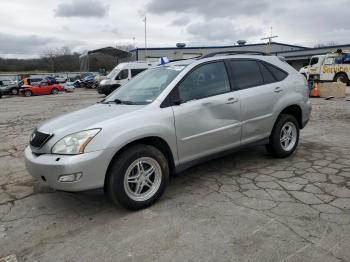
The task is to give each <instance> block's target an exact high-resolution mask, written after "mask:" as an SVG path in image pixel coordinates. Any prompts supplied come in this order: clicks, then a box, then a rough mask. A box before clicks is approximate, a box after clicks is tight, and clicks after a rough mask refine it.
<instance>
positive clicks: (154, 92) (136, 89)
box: [103, 66, 185, 105]
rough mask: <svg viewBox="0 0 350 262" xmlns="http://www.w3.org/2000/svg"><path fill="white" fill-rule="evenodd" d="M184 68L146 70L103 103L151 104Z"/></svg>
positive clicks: (169, 67)
mask: <svg viewBox="0 0 350 262" xmlns="http://www.w3.org/2000/svg"><path fill="white" fill-rule="evenodd" d="M184 68H185V66H161V67H156V68H151V69H148V70H146V71H144V72H142V73H140V74H139V75H138V76H137V77H135V78H133V79H132V80H131V81H130V82H128V83H127V84H125V85H123V86H122V87H120V88H119V89H117V90H116V91H115V92H113V93H112V94H111V95H109V96H108V97H107V98H106V99H105V100H104V101H103V102H104V103H110V102H114V103H117V104H121V103H123V104H136V105H137V104H138V105H144V104H149V103H151V102H153V101H154V100H155V99H156V98H157V97H158V96H159V94H160V93H161V92H162V91H163V90H164V89H165V88H166V87H167V86H168V84H169V83H170V82H171V81H172V80H173V79H174V78H175V77H176V76H177V75H178V74H179V73H180V72H181V71H182V70H183V69H184Z"/></svg>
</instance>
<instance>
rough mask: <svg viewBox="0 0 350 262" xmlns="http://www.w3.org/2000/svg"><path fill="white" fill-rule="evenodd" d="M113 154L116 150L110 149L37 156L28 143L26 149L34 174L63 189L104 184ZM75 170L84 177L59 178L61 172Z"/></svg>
mask: <svg viewBox="0 0 350 262" xmlns="http://www.w3.org/2000/svg"><path fill="white" fill-rule="evenodd" d="M113 154H114V151H113V150H112V149H106V150H101V151H94V152H90V153H84V154H80V155H54V154H43V155H35V154H33V153H32V151H31V149H30V147H29V146H28V147H27V148H26V149H25V151H24V159H25V165H26V168H27V170H28V172H29V173H30V175H32V176H33V177H35V178H37V179H39V180H42V181H44V183H46V184H48V185H49V186H50V187H52V188H54V189H58V190H63V191H84V190H89V189H95V188H101V187H103V185H104V180H105V175H106V172H107V168H108V165H109V163H110V161H111V159H112V157H113ZM74 173H82V176H81V178H80V180H78V181H75V182H59V181H58V178H59V177H60V176H61V175H69V174H74Z"/></svg>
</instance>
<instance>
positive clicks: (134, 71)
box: [131, 68, 147, 77]
mask: <svg viewBox="0 0 350 262" xmlns="http://www.w3.org/2000/svg"><path fill="white" fill-rule="evenodd" d="M146 69H147V68H139V69H131V77H134V76H136V75H138V74H140V73H141V72H142V71H145V70H146Z"/></svg>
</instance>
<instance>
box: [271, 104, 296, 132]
mask: <svg viewBox="0 0 350 262" xmlns="http://www.w3.org/2000/svg"><path fill="white" fill-rule="evenodd" d="M282 114H288V115H292V116H294V117H295V119H296V120H297V122H298V125H299V129H302V128H303V119H302V118H303V117H302V111H301V107H300V106H299V105H296V104H294V105H290V106H287V107H285V108H284V109H283V110H282V111H281V112H280V113H279V114H278V117H279V116H280V115H282ZM278 117H277V119H278ZM277 119H276V120H275V123H276V121H277Z"/></svg>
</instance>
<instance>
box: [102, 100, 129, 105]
mask: <svg viewBox="0 0 350 262" xmlns="http://www.w3.org/2000/svg"><path fill="white" fill-rule="evenodd" d="M101 103H103V104H111V103H115V104H123V105H136V103H135V102H132V101H126V100H120V99H118V98H116V99H114V100H111V101H102V102H101Z"/></svg>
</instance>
